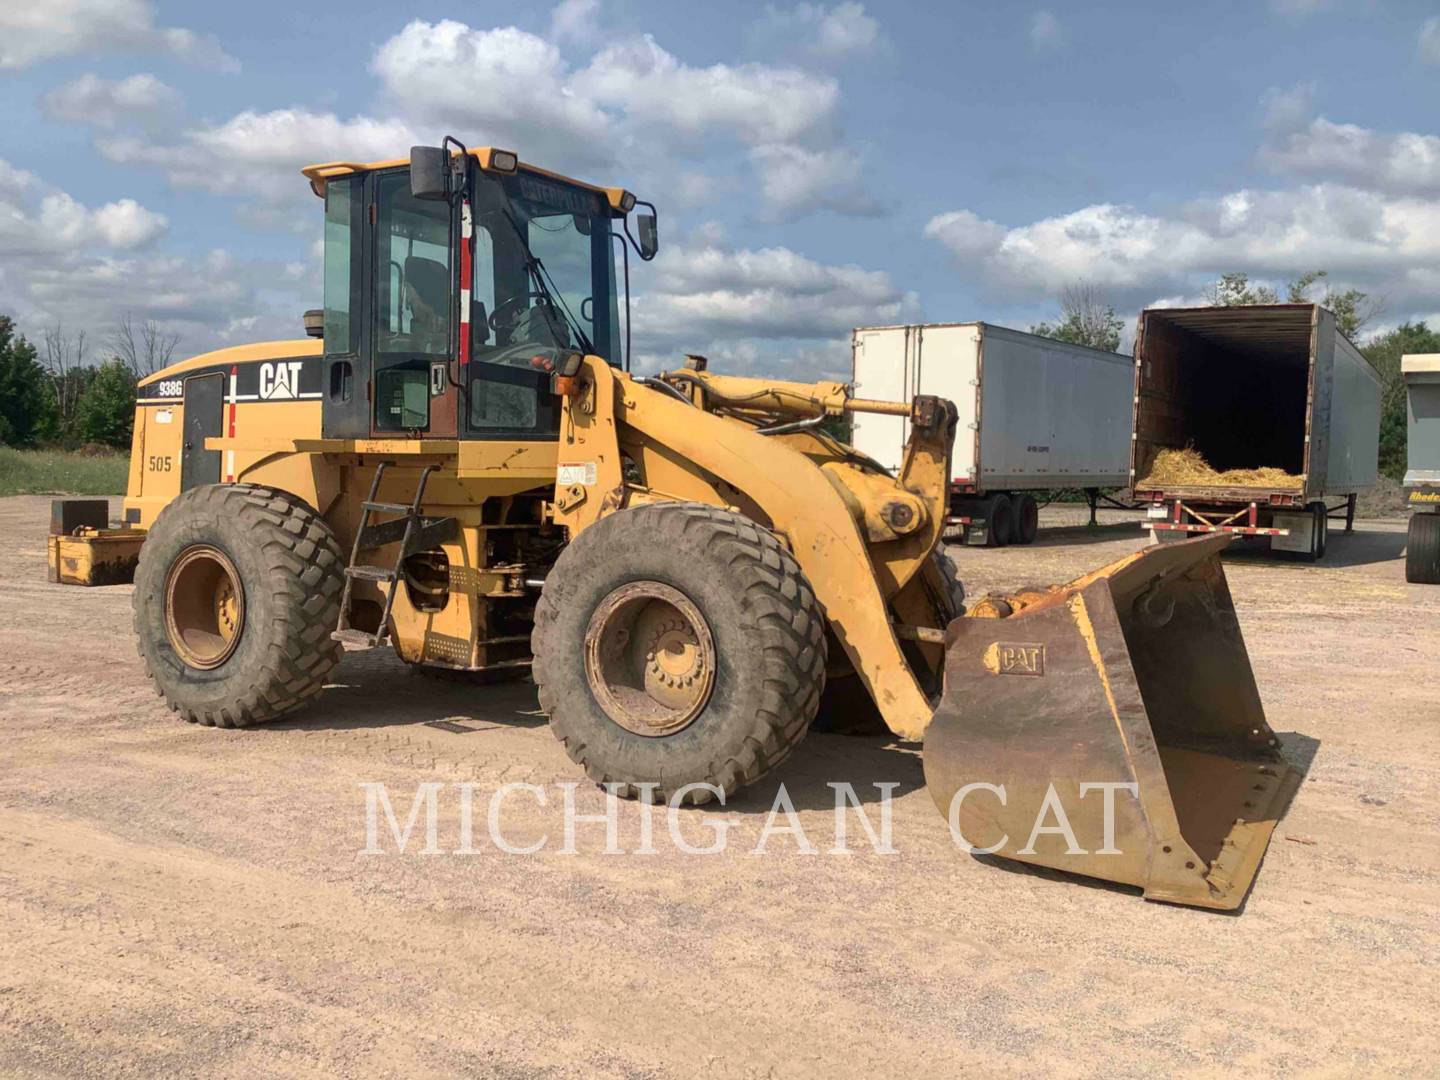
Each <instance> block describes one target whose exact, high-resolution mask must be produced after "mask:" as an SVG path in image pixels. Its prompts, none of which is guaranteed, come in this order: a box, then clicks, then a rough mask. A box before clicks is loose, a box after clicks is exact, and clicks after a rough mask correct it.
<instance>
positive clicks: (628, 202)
mask: <svg viewBox="0 0 1440 1080" xmlns="http://www.w3.org/2000/svg"><path fill="white" fill-rule="evenodd" d="M634 209H635V195H634V193H633V192H629V191H622V192H621V193H620V212H621V213H622V214H628V213H629V212H630V211H631V210H634Z"/></svg>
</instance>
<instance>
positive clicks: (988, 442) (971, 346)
mask: <svg viewBox="0 0 1440 1080" xmlns="http://www.w3.org/2000/svg"><path fill="white" fill-rule="evenodd" d="M851 352H852V357H853V365H854V366H853V380H854V383H855V392H856V394H857V395H859V396H861V397H867V398H883V399H885V400H890V401H904V400H907V399H909V398H911V397H913V396H914V395H916V394H934V395H936V396H938V397H942V398H948V399H949V400H950V401H953V402H954V403H955V408H956V409H957V410H958V412H959V425H958V427H957V429H956V434H955V451H954V456H953V459H952V464H951V473H950V475H951V477H952V483H951V513H952V515H953V517H952V524H953V525H954V526H956V527H959V528H961V529H963V532H964V539H965V542H966V543H969V544H986V545H990V546H996V545H1000V544H1007V543H1011V542H1016V543H1029V542H1030V541H1031V540H1033V539H1034V538H1035V529H1036V520H1037V516H1038V513H1039V509H1038V504H1037V502H1036V499H1035V496H1034V494H1033V493H1034V492H1037V491H1042V492H1043V491H1055V490H1060V489H1078V490H1082V491H1085V492H1086V493H1087V494H1088V495H1089V497H1090V505H1091V511H1092V520H1093V511H1094V506H1095V499H1096V498H1097V496H1098V493H1099V492H1100V490H1101V489H1104V488H1119V487H1124V486H1126V485H1127V484H1128V483H1129V478H1130V476H1129V474H1130V421H1131V398H1132V394H1133V393H1134V381H1135V362H1134V360H1132V359H1131V358H1130V357H1128V356H1121V355H1120V354H1119V353H1109V352H1104V351H1102V350H1100V349H1089V348H1086V347H1085V346H1083V345H1070V344H1067V343H1066V342H1063V341H1055V340H1053V339H1051V338H1046V337H1040V336H1038V335H1036V334H1025V333H1021V332H1020V331H1018V330H1009V329H1006V328H1005V327H1003V326H992V325H991V324H989V323H983V322H973V323H932V324H929V325H923V326H877V327H862V328H860V329H857V330H855V331H854V333H853V335H852V337H851ZM854 424H855V427H854V436H853V442H854V445H855V448H856V449H857V450H859V451H861V452H862V453H864V454H866V455H868V456H870V457H872V458H874V459H875V460H876V461H878V462H880V464H882V465H884V466H885V467H886V468H888V469H896V468H898V467H899V465H900V454H901V450H902V448H903V447H904V445H905V440H906V438H907V437H908V436H909V431H908V427H909V421H908V420H906V419H905V418H904V417H897V416H877V415H873V414H869V413H866V414H863V415H857V416H856V417H855V421H854Z"/></svg>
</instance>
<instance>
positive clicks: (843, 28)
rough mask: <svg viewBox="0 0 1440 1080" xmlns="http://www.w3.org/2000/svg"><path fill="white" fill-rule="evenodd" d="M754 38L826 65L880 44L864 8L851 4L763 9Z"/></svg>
mask: <svg viewBox="0 0 1440 1080" xmlns="http://www.w3.org/2000/svg"><path fill="white" fill-rule="evenodd" d="M754 36H755V37H756V38H758V39H759V40H760V42H761V43H763V44H766V45H780V46H781V47H782V49H783V50H784V51H798V52H799V53H802V54H804V55H807V56H810V57H813V58H815V59H818V60H823V61H827V62H834V61H840V60H845V59H848V58H850V57H853V56H859V55H861V54H864V53H868V52H872V51H873V50H875V49H876V48H878V47H880V46H881V45H882V44H883V42H884V39H883V37H882V36H881V33H880V24H879V23H878V22H877V21H876V20H875V19H873V18H872V17H871V16H870V15H868V14H866V12H865V5H864V4H858V3H853V2H849V3H841V4H836V5H835V6H834V7H826V6H825V5H824V4H810V3H803V4H797V5H796V6H795V7H791V8H777V7H767V8H766V9H765V15H764V16H763V17H762V18H761V19H760V21H759V22H758V24H757V25H756V27H755V31H754Z"/></svg>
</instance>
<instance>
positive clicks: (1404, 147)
mask: <svg viewBox="0 0 1440 1080" xmlns="http://www.w3.org/2000/svg"><path fill="white" fill-rule="evenodd" d="M1261 106H1262V108H1263V110H1264V127H1265V129H1266V138H1265V141H1264V143H1262V145H1261V147H1260V154H1259V157H1260V160H1261V161H1262V162H1263V163H1264V164H1266V165H1268V166H1269V167H1270V168H1271V169H1273V170H1274V171H1275V172H1279V173H1288V174H1291V175H1294V176H1300V177H1304V178H1306V179H1318V180H1340V181H1343V182H1345V183H1347V184H1351V185H1354V186H1355V187H1359V188H1364V189H1366V190H1372V191H1389V192H1394V193H1397V194H1420V195H1423V194H1437V193H1440V136H1435V135H1425V134H1419V133H1416V132H1410V131H1401V132H1383V131H1374V130H1371V129H1370V128H1364V127H1360V126H1359V125H1358V124H1337V123H1335V122H1334V121H1332V120H1328V119H1326V118H1325V117H1323V116H1317V115H1316V113H1315V84H1314V83H1302V84H1300V85H1298V86H1294V87H1291V88H1289V89H1287V90H1281V89H1278V88H1274V87H1272V88H1271V89H1270V90H1267V91H1266V92H1265V94H1264V96H1263V97H1262V98H1261Z"/></svg>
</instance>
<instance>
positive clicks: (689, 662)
mask: <svg viewBox="0 0 1440 1080" xmlns="http://www.w3.org/2000/svg"><path fill="white" fill-rule="evenodd" d="M585 678H586V681H587V682H588V683H589V684H590V690H591V693H593V694H594V695H595V700H596V701H598V702H599V703H600V707H601V708H602V709H604V710H605V712H606V714H607V715H608V716H609V717H610V719H611V720H613V721H615V723H617V724H619V725H620V726H621V727H622V728H624V729H625V730H626V731H630V732H633V733H634V734H636V735H645V736H649V737H652V738H654V737H659V736H663V735H673V734H675V732H677V731H680V730H682V729H684V728H686V727H688V726H689V725H690V724H692V723H694V721H695V718H696V717H698V716H699V715H700V713H701V712H703V711H704V709H705V705H706V703H707V702H708V701H709V700H710V694H711V691H712V690H714V688H715V641H714V638H713V637H712V636H711V634H710V627H709V625H708V624H707V623H706V622H705V618H704V616H702V615H701V614H700V609H699V608H697V607H696V606H695V605H694V604H693V603H691V602H690V599H689V597H687V596H686V595H685V594H684V593H682V592H681V591H680V590H679V589H675V588H672V587H671V586H669V585H665V584H662V583H661V582H658V581H632V582H630V583H629V584H627V585H622V586H621V587H620V588H618V589H616V590H615V591H614V592H612V593H610V595H609V596H607V597H605V599H604V600H603V601H602V602H601V603H600V606H599V607H597V608H596V609H595V613H594V614H593V615H591V616H590V625H589V626H588V627H587V628H586V631H585Z"/></svg>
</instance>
